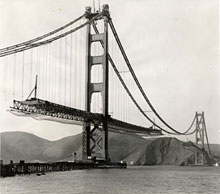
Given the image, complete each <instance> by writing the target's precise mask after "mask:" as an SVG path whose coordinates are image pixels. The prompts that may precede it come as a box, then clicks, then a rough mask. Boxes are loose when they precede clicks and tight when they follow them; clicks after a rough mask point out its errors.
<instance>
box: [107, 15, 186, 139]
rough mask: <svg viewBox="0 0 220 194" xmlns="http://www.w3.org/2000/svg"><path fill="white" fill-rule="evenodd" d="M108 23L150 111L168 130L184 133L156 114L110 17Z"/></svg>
mask: <svg viewBox="0 0 220 194" xmlns="http://www.w3.org/2000/svg"><path fill="white" fill-rule="evenodd" d="M109 24H110V27H111V29H112V33H113V35H114V37H115V40H116V42H117V44H118V46H119V49H120V51H121V53H122V56H123V57H124V60H125V62H126V64H127V66H128V68H129V70H130V72H131V75H132V77H133V79H134V81H135V83H136V85H137V86H138V88H139V90H140V92H141V94H142V96H143V97H144V99H145V101H146V102H147V104H148V105H149V107H150V108H151V110H152V111H153V112H154V114H155V115H156V116H157V117H158V119H159V120H160V121H161V122H162V123H163V124H164V125H166V126H167V127H168V128H169V129H170V130H172V131H174V132H175V133H177V134H181V135H185V133H186V132H184V133H181V132H179V131H177V130H175V129H174V128H172V127H171V126H170V125H169V124H168V123H167V122H165V121H164V120H163V119H162V117H161V116H160V115H159V114H158V112H157V111H156V109H155V108H154V106H153V105H152V103H151V102H150V100H149V99H148V97H147V95H146V93H145V92H144V90H143V88H142V86H141V84H140V82H139V81H138V78H137V76H136V74H135V73H134V70H133V68H132V66H131V63H130V61H129V60H128V57H127V55H126V53H125V50H124V48H123V46H122V44H121V41H120V39H119V37H118V34H117V32H116V30H115V27H114V25H113V23H112V20H111V19H110V20H109ZM187 132H188V130H187Z"/></svg>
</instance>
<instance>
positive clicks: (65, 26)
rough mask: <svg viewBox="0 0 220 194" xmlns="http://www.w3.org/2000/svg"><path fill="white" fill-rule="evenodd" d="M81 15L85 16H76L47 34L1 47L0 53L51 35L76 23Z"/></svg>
mask: <svg viewBox="0 0 220 194" xmlns="http://www.w3.org/2000/svg"><path fill="white" fill-rule="evenodd" d="M83 17H85V14H83V15H81V16H80V17H78V18H76V19H75V20H73V21H71V22H69V23H68V24H66V25H64V26H61V27H60V28H57V29H56V30H53V31H51V32H49V33H47V34H44V35H42V36H39V37H37V38H34V39H31V40H28V41H25V42H22V43H19V44H16V45H13V46H9V47H6V48H2V49H0V53H1V52H5V51H9V50H12V49H15V48H18V47H21V46H25V45H28V44H30V43H33V42H37V41H39V40H42V39H44V38H47V37H48V36H51V35H53V34H55V33H57V32H59V31H61V30H63V29H65V28H67V27H68V26H70V25H72V24H74V23H76V22H77V21H79V20H80V19H82V18H83Z"/></svg>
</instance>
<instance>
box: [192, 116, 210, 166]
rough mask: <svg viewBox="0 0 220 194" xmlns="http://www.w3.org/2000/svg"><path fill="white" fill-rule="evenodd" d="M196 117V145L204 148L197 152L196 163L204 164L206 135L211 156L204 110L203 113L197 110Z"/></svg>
mask: <svg viewBox="0 0 220 194" xmlns="http://www.w3.org/2000/svg"><path fill="white" fill-rule="evenodd" d="M195 117H196V146H197V147H200V148H201V149H202V151H201V152H197V153H195V165H204V151H205V147H204V142H205V137H206V141H207V146H208V151H209V155H210V156H211V152H210V148H209V142H208V135H207V131H206V124H205V116H204V112H202V113H198V112H196V116H195Z"/></svg>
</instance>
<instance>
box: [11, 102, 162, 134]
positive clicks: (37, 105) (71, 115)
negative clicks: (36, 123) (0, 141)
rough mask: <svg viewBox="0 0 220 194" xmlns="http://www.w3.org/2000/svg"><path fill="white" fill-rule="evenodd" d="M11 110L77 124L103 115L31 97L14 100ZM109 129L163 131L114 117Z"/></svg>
mask: <svg viewBox="0 0 220 194" xmlns="http://www.w3.org/2000/svg"><path fill="white" fill-rule="evenodd" d="M11 111H12V112H13V111H16V112H18V113H24V114H25V115H26V116H31V117H37V116H39V115H40V116H41V118H42V119H45V120H48V117H49V120H53V119H54V120H55V121H58V122H61V123H62V122H63V121H64V120H66V121H76V122H77V124H80V125H83V123H84V122H91V123H96V122H101V121H102V120H103V115H102V114H98V113H91V112H86V111H83V110H79V109H75V108H71V107H67V106H63V105H60V104H56V103H52V102H49V101H45V100H42V99H38V98H31V99H28V100H25V101H17V100H14V102H13V107H11ZM108 126H109V130H110V131H113V132H128V133H141V134H148V135H161V134H162V133H161V131H160V130H157V129H153V128H145V127H141V126H138V125H134V124H130V123H126V122H123V121H120V120H117V119H114V118H111V117H109V118H108Z"/></svg>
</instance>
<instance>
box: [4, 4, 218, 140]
mask: <svg viewBox="0 0 220 194" xmlns="http://www.w3.org/2000/svg"><path fill="white" fill-rule="evenodd" d="M100 1H101V4H104V3H108V4H109V6H110V12H111V17H112V19H113V22H114V25H115V27H116V29H117V32H118V34H119V36H120V38H121V41H122V44H123V45H124V48H125V50H126V52H127V54H128V56H129V59H130V61H131V63H132V66H133V68H134V70H135V72H136V74H137V76H138V78H139V81H140V83H141V84H142V86H143V88H144V90H145V91H146V93H147V95H148V96H149V98H150V100H151V101H152V103H153V104H154V106H155V107H156V109H157V110H158V112H159V113H161V115H162V116H163V117H164V119H165V120H166V121H167V122H168V123H169V124H170V125H172V126H174V127H175V128H181V129H183V130H184V129H186V128H187V126H188V125H189V124H190V122H191V120H192V118H193V116H194V114H195V111H204V112H205V119H206V125H207V129H208V134H209V139H210V141H211V142H213V143H220V118H219V115H220V84H219V80H220V78H219V76H220V75H219V72H220V67H219V1H218V0H212V1H208V0H190V1H179V0H139V1H137V0H136V1H135V0H118V1H116V0H111V1H107V0H106V1H104V0H100ZM96 2H98V1H96ZM87 5H91V1H89V0H65V1H63V0H16V1H15V0H0V47H1V48H2V47H5V46H10V45H13V44H16V43H19V42H22V41H25V40H29V39H32V38H34V37H37V36H39V35H42V34H44V33H47V32H49V31H51V30H53V29H56V28H57V27H60V26H61V25H64V24H66V23H68V22H69V21H71V20H73V19H74V18H76V17H77V16H79V15H81V14H82V13H83V12H84V10H85V6H87ZM1 75H2V74H1ZM0 95H1V98H0V99H1V106H0V131H9V130H11V131H14V130H21V131H28V132H32V133H34V134H36V135H39V136H41V137H45V138H48V139H51V140H54V139H59V138H61V137H64V136H67V135H72V134H75V133H77V132H79V131H80V128H79V127H75V126H71V125H63V124H59V123H54V122H46V121H35V120H34V119H31V118H22V117H16V116H13V115H11V114H10V113H8V112H6V111H5V110H6V107H9V104H10V103H9V102H5V101H4V100H3V99H4V97H3V94H2V93H1V94H0ZM76 128H77V129H76ZM194 139H195V138H194V137H192V140H194Z"/></svg>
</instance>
